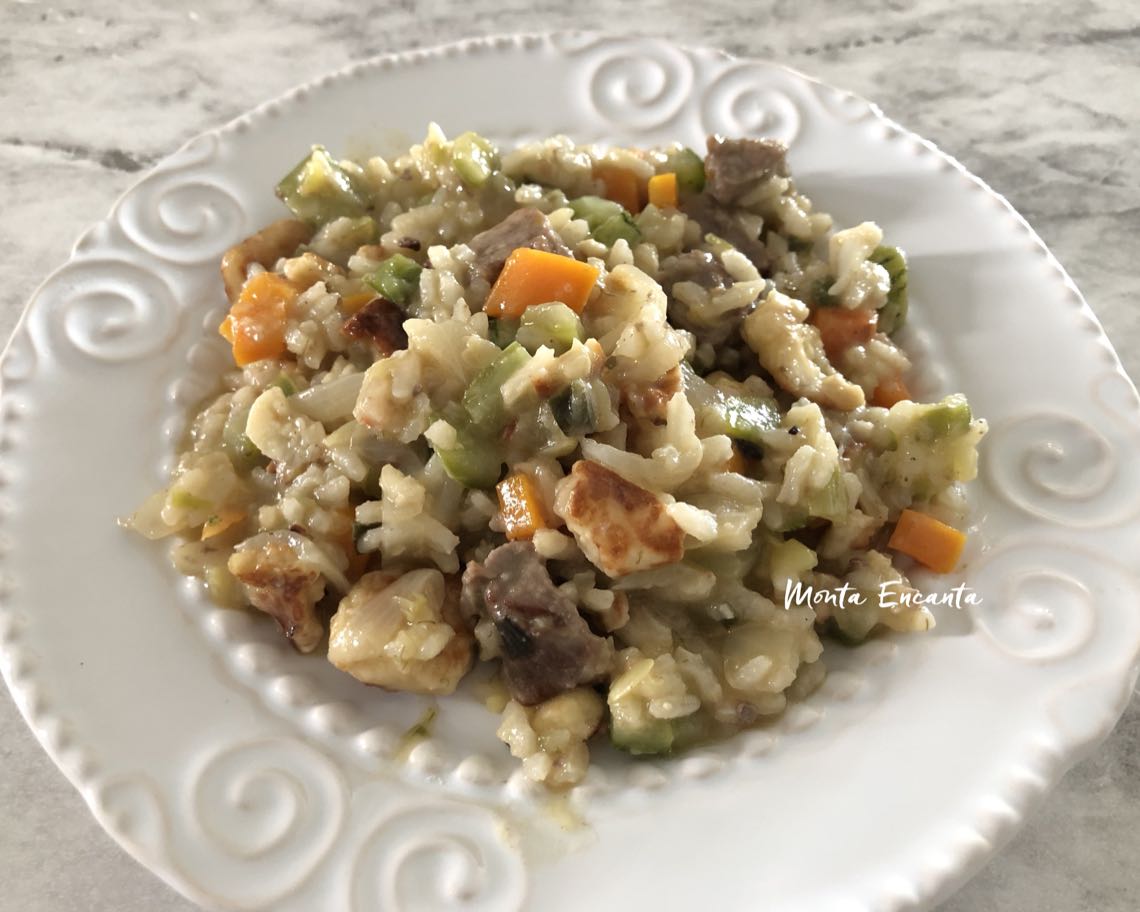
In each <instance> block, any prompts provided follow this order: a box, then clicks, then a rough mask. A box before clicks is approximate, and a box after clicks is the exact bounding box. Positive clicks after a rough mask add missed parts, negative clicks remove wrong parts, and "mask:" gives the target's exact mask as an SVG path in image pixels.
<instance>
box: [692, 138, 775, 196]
mask: <svg viewBox="0 0 1140 912" xmlns="http://www.w3.org/2000/svg"><path fill="white" fill-rule="evenodd" d="M708 150H709V151H708V155H707V156H706V157H705V193H707V194H709V196H711V197H712V198H713V199H715V200H716V201H717V202H718V203H723V204H724V205H726V206H729V205H732V204H733V203H735V202H736V201H737V200H739V199H740V198H741V197H742V196H744V194H745V193H747V192H748V191H749V190H751V189H752V188H753V187H754V186H756V184H758V183H759V182H760V181H762V180H763V179H764V178H766V177H770V176H772V175H778V176H779V177H787V175H788V160H787V156H788V147H787V146H785V145H784V144H783V143H782V142H779V141H777V140H774V139H721V138H720V137H719V136H710V137H709V138H708Z"/></svg>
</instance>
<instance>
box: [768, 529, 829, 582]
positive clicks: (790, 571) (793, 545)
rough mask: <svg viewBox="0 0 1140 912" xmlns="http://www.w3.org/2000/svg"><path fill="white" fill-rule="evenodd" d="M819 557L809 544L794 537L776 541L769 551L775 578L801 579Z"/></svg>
mask: <svg viewBox="0 0 1140 912" xmlns="http://www.w3.org/2000/svg"><path fill="white" fill-rule="evenodd" d="M818 561H819V558H818V557H817V555H816V553H815V552H814V551H812V549H811V548H809V547H808V546H807V545H805V544H804V543H803V542H801V541H796V539H794V538H788V539H784V540H783V541H774V542H772V544H771V550H770V551H769V564H770V566H771V570H772V578H773V579H778V578H782V579H789V580H793V579H799V578H800V577H801V576H803V575H804V574H805V573H807V572H808V571H809V570H812V569H813V568H814V567H815V565H816V564H817V563H818Z"/></svg>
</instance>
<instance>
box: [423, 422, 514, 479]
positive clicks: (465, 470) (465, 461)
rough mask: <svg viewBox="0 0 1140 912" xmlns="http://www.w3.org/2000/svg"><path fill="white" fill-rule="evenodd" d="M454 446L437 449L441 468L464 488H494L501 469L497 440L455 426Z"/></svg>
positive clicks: (501, 461)
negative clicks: (455, 437)
mask: <svg viewBox="0 0 1140 912" xmlns="http://www.w3.org/2000/svg"><path fill="white" fill-rule="evenodd" d="M455 430H456V436H457V439H456V443H455V446H454V447H453V448H450V449H441V450H436V455H437V456H439V461H440V462H441V463H442V464H443V470H444V471H445V472H447V474H448V475H450V476H451V477H452V478H454V479H455V480H456V481H458V482H459V483H460V484H461V485H463V486H464V487H467V488H482V489H486V488H493V487H494V486H495V484H496V483H497V482H498V480H499V477H500V476H501V475H502V473H503V451H502V447H501V446H500V445H499V443H498V441H497V440H494V439H493V438H489V437H486V436H484V435H482V434H478V433H476V432H475V431H474V430H473V429H471V428H468V427H462V426H461V427H456V429H455Z"/></svg>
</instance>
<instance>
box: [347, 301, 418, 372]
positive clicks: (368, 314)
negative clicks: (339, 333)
mask: <svg viewBox="0 0 1140 912" xmlns="http://www.w3.org/2000/svg"><path fill="white" fill-rule="evenodd" d="M342 329H343V331H344V334H345V335H346V336H348V337H349V338H350V339H366V340H368V341H370V342H372V344H373V345H375V346H376V350H377V352H378V353H379V355H380V357H381V358H387V357H388V355H390V354H392V352H396V351H400V350H401V349H404V348H407V347H408V334H407V333H406V332H404V312H403V311H402V310H400V308H399V307H398V306H396V305H395V304H394V303H393V302H391V301H389V300H388V299H387V298H381V297H375V298H373V299H372V300H371V301H369V302H368V303H367V304H365V305H364V306H363V307H361V308H360V310H358V311H357V312H356V313H354V314H353V315H352V316H351V317H349V318H348V319H347V320H345V321H344V326H343V327H342Z"/></svg>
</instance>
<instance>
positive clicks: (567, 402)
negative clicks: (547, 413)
mask: <svg viewBox="0 0 1140 912" xmlns="http://www.w3.org/2000/svg"><path fill="white" fill-rule="evenodd" d="M550 406H551V408H552V409H553V410H554V418H555V420H556V421H557V422H558V426H559V427H560V428H562V431H563V432H564V433H566V434H569V435H571V436H575V435H582V434H589V433H592V432H593V431H595V430H597V426H598V414H597V411H596V409H595V408H594V395H593V390H592V389H591V388H590V384H589V383H587V382H586V381H585V380H581V379H579V380H574V381H572V382H571V383H570V386H569V387H568V388H567V389H565V390H563V391H562V392H561V393H560V394H559V395H558V396H556V397H555V398H554V399H552V400H551V402H550Z"/></svg>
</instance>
